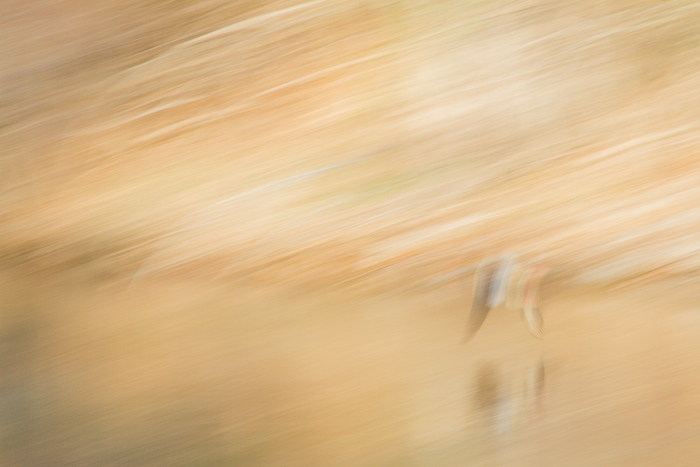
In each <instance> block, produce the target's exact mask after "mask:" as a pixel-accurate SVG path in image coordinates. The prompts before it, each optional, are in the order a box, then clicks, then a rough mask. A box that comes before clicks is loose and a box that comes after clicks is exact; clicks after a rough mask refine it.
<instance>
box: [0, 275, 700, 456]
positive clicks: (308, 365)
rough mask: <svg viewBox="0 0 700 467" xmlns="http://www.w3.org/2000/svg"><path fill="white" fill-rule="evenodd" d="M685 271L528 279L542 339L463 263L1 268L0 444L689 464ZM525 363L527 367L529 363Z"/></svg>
mask: <svg viewBox="0 0 700 467" xmlns="http://www.w3.org/2000/svg"><path fill="white" fill-rule="evenodd" d="M691 288H692V287H685V288H680V287H674V286H673V284H666V285H658V286H653V287H648V288H646V289H641V290H637V291H618V292H613V291H605V290H583V289H574V288H564V287H557V286H556V285H552V284H550V285H548V286H547V287H546V288H545V290H544V293H543V312H544V314H545V339H544V341H537V340H535V339H534V338H532V337H531V336H530V335H529V334H528V332H527V330H526V328H525V326H524V325H523V324H522V322H521V320H520V317H519V316H518V315H517V314H515V313H512V312H509V311H506V310H497V311H495V312H493V314H492V315H491V316H489V317H488V318H487V321H486V323H485V325H484V327H483V328H482V330H481V331H480V333H479V334H478V335H477V337H476V338H475V339H474V340H473V341H472V342H470V343H469V344H463V343H462V342H461V339H462V337H463V331H464V325H465V323H466V313H467V306H468V305H467V304H468V303H469V298H470V295H471V292H470V284H469V282H465V283H464V284H462V285H461V287H458V288H450V287H445V288H442V289H436V290H432V291H424V292H418V291H416V292H405V291H403V292H398V291H392V290H386V291H385V292H383V293H381V294H378V293H372V294H370V293H367V292H360V291H349V290H329V289H326V290H311V289H304V290H302V289H297V290H288V289H287V290H281V289H272V288H262V287H259V286H255V287H254V286H252V285H245V284H238V285H227V284H211V283H209V284H206V283H198V282H196V281H186V280H178V281H176V280H171V281H167V282H149V283H146V282H144V283H141V284H137V285H135V286H133V287H131V288H127V287H126V286H125V285H124V284H123V282H122V281H120V282H119V283H117V282H114V283H112V282H110V279H105V278H103V279H100V280H97V279H95V278H93V277H92V276H91V274H90V273H83V272H75V271H74V272H71V273H61V274H56V275H45V276H41V277H38V276H37V275H32V276H27V275H21V274H17V272H16V271H15V272H12V271H6V272H5V273H4V274H3V275H2V287H0V293H1V294H2V295H1V300H2V310H3V313H2V323H1V324H2V327H1V328H0V332H1V334H0V338H1V340H0V351H1V352H2V359H0V364H1V365H2V371H1V372H0V383H1V385H0V403H1V405H0V410H1V412H0V423H1V424H2V425H1V431H0V433H1V434H2V442H3V444H4V448H3V449H2V451H1V452H2V454H0V455H1V456H2V459H0V460H1V461H2V465H7V466H15V465H16V466H24V465H54V466H63V465H65V466H95V465H100V466H109V465H115V466H116V465H148V466H150V465H154V466H155V465H158V466H160V465H162V466H176V465H197V466H200V465H241V466H244V465H250V466H258V465H265V466H312V465H320V466H326V465H327V466H353V467H354V466H390V465H394V466H407V465H415V466H435V465H446V466H451V465H454V466H463V465H508V466H510V465H537V466H540V465H552V466H561V465H581V466H589V465H611V466H612V465H616V466H619V465H630V466H639V465H694V461H695V460H697V459H698V458H700V448H698V447H697V446H700V444H698V441H700V339H698V335H700V301H699V300H698V297H696V296H695V295H694V292H693V291H692V290H691ZM538 375H539V376H538Z"/></svg>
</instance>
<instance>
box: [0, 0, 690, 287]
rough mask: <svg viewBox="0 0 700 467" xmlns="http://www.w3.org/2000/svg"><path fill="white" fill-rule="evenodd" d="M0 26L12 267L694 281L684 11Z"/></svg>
mask: <svg viewBox="0 0 700 467" xmlns="http://www.w3.org/2000/svg"><path fill="white" fill-rule="evenodd" d="M3 8H4V9H5V11H4V14H3V20H2V21H3V27H2V31H3V36H4V38H5V40H4V43H5V46H4V48H3V50H2V61H3V67H2V70H3V71H2V81H3V86H2V97H3V99H2V103H1V104H0V105H1V106H2V110H3V112H2V115H3V117H2V119H3V122H2V125H3V126H2V130H0V150H1V151H2V165H3V168H2V170H3V172H2V173H3V175H4V177H3V178H4V183H3V190H2V195H1V196H2V206H3V210H2V225H3V228H2V231H1V234H2V235H1V237H0V245H1V246H2V251H3V255H5V256H6V257H9V256H16V255H17V254H18V252H25V253H24V256H25V257H26V259H31V260H32V261H38V262H40V263H45V264H51V265H53V264H59V263H63V262H65V261H69V258H70V257H76V256H82V255H83V253H82V251H84V250H85V249H88V250H91V251H93V252H94V253H95V254H96V255H99V252H98V251H96V250H95V247H94V245H97V244H99V245H105V248H104V250H103V251H102V254H103V256H105V257H109V258H110V259H111V260H115V261H116V260H119V261H118V263H119V265H120V267H123V268H124V271H125V272H126V271H127V270H128V271H130V272H129V273H128V274H133V273H135V271H136V270H137V269H138V268H139V267H140V266H139V265H140V264H142V263H143V262H144V261H146V262H148V263H149V264H150V266H149V267H148V268H147V269H148V271H142V272H144V275H145V273H147V274H152V273H156V272H158V273H162V272H173V271H177V270H179V268H180V267H181V266H184V265H187V267H188V268H189V269H190V270H196V271H197V274H201V275H204V276H207V277H212V276H217V275H218V276H219V277H225V276H228V277H231V276H236V275H240V274H247V273H249V272H250V271H252V270H255V271H257V273H258V274H260V275H261V276H263V275H264V272H265V271H266V270H267V269H269V268H270V267H272V266H265V265H270V264H274V259H275V258H278V257H294V258H295V259H294V260H293V261H289V262H288V264H287V265H286V266H285V268H284V271H282V269H281V268H279V267H277V266H274V267H275V271H271V272H274V274H272V275H274V276H275V280H278V281H279V280H283V281H296V280H299V279H305V280H306V279H308V280H312V281H313V280H315V279H317V278H319V277H323V278H329V277H330V276H333V277H334V279H335V280H345V279H348V278H349V277H354V276H358V277H359V275H362V277H364V278H370V277H371V273H372V272H373V271H376V270H377V268H379V267H381V266H382V265H389V264H391V265H397V264H400V263H401V262H402V261H406V260H409V261H410V259H411V258H413V257H416V256H418V255H428V262H429V263H432V264H433V266H432V267H431V269H430V270H429V271H428V270H426V271H425V274H424V275H427V276H430V275H432V274H434V271H439V270H440V269H444V268H445V267H446V266H447V264H446V259H447V258H454V257H455V256H456V255H457V256H458V257H459V258H460V261H465V262H471V261H474V260H477V259H478V258H480V257H483V256H485V255H487V254H492V253H497V252H499V251H501V250H503V249H514V250H519V251H521V252H522V253H523V254H525V255H526V256H540V255H541V256H544V257H546V259H548V260H550V261H552V262H554V263H557V264H558V265H559V270H560V271H562V273H564V272H566V273H569V274H572V275H577V276H579V277H587V278H588V279H590V280H596V278H597V277H598V276H599V274H598V272H596V271H598V270H603V269H605V268H606V267H607V266H606V261H609V260H611V258H612V257H614V256H616V255H617V254H618V253H620V252H622V253H625V254H630V255H634V254H635V253H634V252H639V257H640V258H641V259H639V260H638V261H636V262H637V263H640V264H639V265H635V266H634V267H633V266H630V267H628V268H622V269H621V270H620V273H619V274H620V277H622V276H625V277H628V276H629V277H632V276H634V275H637V274H640V273H642V272H644V271H645V270H648V269H653V268H656V267H659V266H662V265H663V264H662V263H664V264H665V262H669V261H673V260H682V261H681V263H678V264H683V266H682V267H680V266H679V267H678V268H676V269H674V272H688V271H692V270H694V269H695V268H696V266H697V255H696V252H695V249H694V247H692V244H694V243H695V237H694V236H693V234H692V232H691V231H690V228H691V226H692V225H693V223H694V222H695V221H696V216H693V215H690V213H691V212H694V211H691V209H692V208H693V205H694V201H695V199H696V194H695V191H694V189H695V185H697V183H696V182H697V176H698V175H697V165H698V158H697V157H696V155H695V153H694V146H695V139H696V136H695V135H696V134H697V128H696V123H695V120H696V117H697V112H698V111H697V109H698V108H700V107H699V106H698V105H697V104H698V101H697V100H698V97H697V93H696V92H695V91H696V87H697V79H698V76H699V75H698V71H699V70H700V67H699V65H698V59H697V57H698V56H700V55H698V46H699V45H700V41H699V39H700V33H699V32H698V30H697V28H696V27H695V25H696V24H697V19H698V13H699V12H700V6H699V5H698V4H696V3H695V2H688V1H686V2H683V1H670V2H664V3H657V2H622V1H615V2H605V3H601V2H576V4H571V3H564V2H543V1H524V2H506V1H503V2H462V1H459V2H456V1H438V2H410V1H403V2H398V1H397V2H372V1H367V2H349V1H311V2H305V3H299V2H296V3H295V2H269V3H260V2H254V3H252V2H248V3H245V2H235V3H233V4H231V3H227V2H217V1H206V2H119V3H118V4H110V5H107V4H99V5H98V4H88V3H87V2H72V1H62V2H45V3H42V2H33V3H32V4H31V5H28V4H23V3H22V2H10V3H5V4H4V7H3ZM684 212H687V213H688V214H689V215H687V216H685V215H682V216H680V217H678V218H677V219H678V220H677V222H667V221H666V219H667V218H668V217H669V213H673V214H678V215H681V214H682V213H684ZM659 223H664V226H663V227H661V226H660V224H659ZM429 226H433V227H434V233H432V234H430V235H426V236H419V237H420V239H419V240H416V241H412V242H404V243H401V239H402V238H405V237H406V236H407V234H409V233H411V232H415V231H417V230H418V229H425V228H426V227H429ZM441 226H442V228H441ZM669 234H672V235H674V236H677V237H679V238H677V240H676V242H675V244H676V245H677V247H678V251H676V252H671V253H670V256H669V255H666V254H665V253H664V255H665V256H664V255H655V254H654V250H653V248H650V246H651V245H653V244H654V243H655V242H658V241H660V240H662V239H665V238H668V236H669ZM108 245H109V246H108ZM383 245H389V246H391V248H392V249H393V251H394V253H393V254H391V255H385V257H382V258H379V257H377V258H376V261H374V260H373V256H375V254H374V253H372V252H374V251H377V250H378V249H382V248H383V247H382V246H383ZM684 245H686V246H685V247H684ZM645 248H647V249H645ZM115 249H116V250H117V251H114V250H115ZM331 252H332V253H331ZM329 254H331V255H339V256H341V257H342V258H343V259H342V264H335V263H334V262H333V261H329V260H328V258H327V256H328V255H329ZM662 256H664V257H662ZM148 258H150V259H148ZM669 258H670V260H669ZM115 264H116V263H115ZM114 267H116V265H115V266H114ZM192 268H194V269H192ZM222 271H223V272H222ZM587 271H588V275H585V274H584V273H586V272H587ZM419 275H420V273H419ZM601 277H602V276H601ZM416 279H417V278H416Z"/></svg>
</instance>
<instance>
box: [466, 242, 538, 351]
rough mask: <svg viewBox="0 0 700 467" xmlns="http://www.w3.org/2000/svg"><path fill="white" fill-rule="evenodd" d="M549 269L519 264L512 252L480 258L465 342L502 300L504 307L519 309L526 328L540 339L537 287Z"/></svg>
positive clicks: (473, 334) (474, 333)
mask: <svg viewBox="0 0 700 467" xmlns="http://www.w3.org/2000/svg"><path fill="white" fill-rule="evenodd" d="M549 270H550V267H549V266H546V265H537V266H522V265H520V264H518V263H517V262H516V257H515V256H514V255H506V256H503V257H501V258H498V259H495V260H494V259H485V260H484V261H482V262H481V264H480V265H479V267H478V268H477V270H476V274H475V276H474V297H473V299H472V307H471V310H470V312H469V318H468V321H467V332H466V337H465V341H467V342H468V341H470V340H471V339H472V338H473V337H474V336H475V335H476V333H477V331H478V330H479V329H480V328H481V326H482V324H484V320H485V319H486V315H487V314H488V312H489V311H490V310H491V309H493V308H496V307H498V306H500V305H501V304H502V303H504V302H505V303H506V306H507V307H508V308H511V309H518V310H520V313H521V316H522V318H523V321H524V322H525V325H526V327H527V329H528V331H530V333H531V334H532V335H533V336H534V337H536V338H537V339H542V337H543V320H542V314H541V313H540V308H539V287H540V283H541V282H542V279H543V278H544V276H545V275H546V274H547V272H548V271H549Z"/></svg>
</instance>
